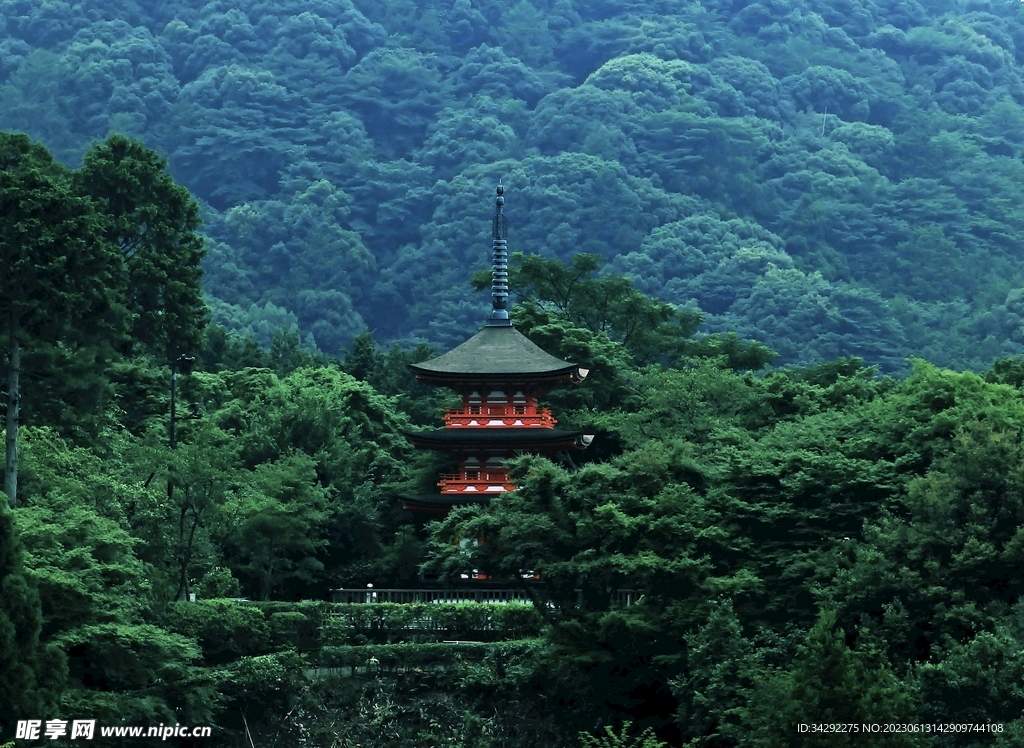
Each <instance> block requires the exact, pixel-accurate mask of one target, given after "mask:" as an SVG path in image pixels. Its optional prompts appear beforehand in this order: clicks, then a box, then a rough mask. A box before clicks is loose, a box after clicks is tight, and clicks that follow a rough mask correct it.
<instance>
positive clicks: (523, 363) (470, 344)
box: [409, 325, 576, 381]
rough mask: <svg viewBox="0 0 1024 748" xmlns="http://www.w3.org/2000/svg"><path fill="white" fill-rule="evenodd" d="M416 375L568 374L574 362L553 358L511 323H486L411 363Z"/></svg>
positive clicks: (573, 369) (446, 377) (445, 377)
mask: <svg viewBox="0 0 1024 748" xmlns="http://www.w3.org/2000/svg"><path fill="white" fill-rule="evenodd" d="M409 368H410V369H412V370H413V371H414V372H415V373H416V375H417V377H418V378H420V379H428V380H431V379H433V380H451V379H457V380H463V381H465V380H468V379H472V378H473V377H482V378H484V379H494V378H501V377H506V376H508V375H515V376H527V377H537V378H544V379H549V378H559V379H561V378H567V377H572V376H573V375H574V374H575V373H576V364H574V363H570V362H569V361H563V360H562V359H560V358H555V357H554V356H552V355H551V354H550V353H546V352H545V351H544V350H542V349H541V348H540V347H539V346H538V345H537V344H536V343H534V342H533V341H531V340H530V339H529V338H528V337H526V336H525V335H523V334H522V333H521V332H519V331H518V330H517V329H515V328H514V327H512V326H511V325H509V326H505V327H491V326H488V327H485V328H484V329H482V330H481V331H480V332H478V333H477V334H476V335H474V336H473V337H471V338H470V339H469V340H467V341H466V342H465V343H462V344H461V345H459V346H456V347H455V348H453V349H452V350H450V351H448V352H447V353H445V354H442V355H440V356H438V357H437V358H432V359H430V360H429V361H424V362H422V363H419V364H410V366H409Z"/></svg>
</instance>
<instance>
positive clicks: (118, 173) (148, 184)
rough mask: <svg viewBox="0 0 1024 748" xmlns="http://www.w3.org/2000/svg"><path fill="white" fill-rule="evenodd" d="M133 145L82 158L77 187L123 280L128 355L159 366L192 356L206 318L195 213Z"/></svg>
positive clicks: (114, 140)
mask: <svg viewBox="0 0 1024 748" xmlns="http://www.w3.org/2000/svg"><path fill="white" fill-rule="evenodd" d="M166 170H167V162H166V161H165V160H164V159H162V158H161V157H160V156H159V155H157V153H156V152H155V151H153V150H151V149H149V148H147V147H146V146H145V145H143V144H142V143H140V142H139V141H137V140H132V139H131V138H127V137H125V136H124V135H111V136H110V137H109V138H107V140H106V141H105V142H103V143H96V144H94V145H93V147H92V148H90V149H89V151H88V152H87V153H86V154H85V157H84V159H83V164H82V168H81V169H80V170H79V171H78V173H77V180H78V182H79V184H80V185H81V188H82V190H83V191H84V192H85V193H87V194H88V195H89V196H91V197H92V198H93V199H94V200H95V201H96V203H97V205H98V207H99V209H100V210H101V211H102V212H103V213H104V214H105V215H106V217H107V218H108V219H109V220H108V221H107V223H106V235H107V238H108V240H109V241H110V242H111V243H112V244H114V245H115V246H117V247H118V249H119V250H120V252H121V255H122V257H123V259H124V263H125V266H126V270H127V273H128V287H127V293H126V296H125V305H126V306H127V307H128V311H129V314H130V315H131V317H130V332H131V341H132V343H133V345H134V346H135V350H136V352H140V353H146V354H149V355H154V356H157V357H159V358H161V359H163V360H165V361H168V360H173V359H175V358H177V357H178V356H179V355H181V354H182V353H187V352H190V351H191V352H195V351H197V350H198V349H199V345H200V339H201V336H202V332H203V328H204V327H205V326H206V322H207V315H208V310H207V308H206V302H205V301H203V291H202V285H201V280H202V275H203V270H202V267H201V266H200V262H201V261H202V258H203V255H204V254H205V250H204V248H203V238H202V236H200V235H199V234H198V233H197V232H196V230H197V229H198V228H199V224H200V218H199V205H198V204H197V203H196V201H195V200H194V199H193V198H192V195H190V194H189V191H188V190H187V189H185V188H184V187H181V186H179V185H177V184H175V183H174V180H173V179H172V178H171V176H170V175H169V174H167V171H166Z"/></svg>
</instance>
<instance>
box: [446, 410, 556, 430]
mask: <svg viewBox="0 0 1024 748" xmlns="http://www.w3.org/2000/svg"><path fill="white" fill-rule="evenodd" d="M483 410H484V412H483V413H467V412H466V411H465V410H463V409H462V408H449V409H448V410H447V411H445V414H444V425H445V426H447V427H448V428H464V427H468V428H477V427H479V428H486V427H488V426H491V427H496V428H541V429H553V428H554V427H555V424H556V423H558V421H557V420H556V419H555V417H554V416H553V415H551V411H550V410H549V409H548V408H542V409H541V410H540V411H539V412H536V413H532V414H527V413H515V412H505V413H490V414H489V413H487V412H486V411H487V409H486V408H484V409H483ZM492 410H498V408H493V409H492ZM507 410H508V411H511V408H509V409H507Z"/></svg>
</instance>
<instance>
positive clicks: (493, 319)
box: [486, 179, 512, 327]
mask: <svg viewBox="0 0 1024 748" xmlns="http://www.w3.org/2000/svg"><path fill="white" fill-rule="evenodd" d="M504 193H505V188H504V187H503V186H502V185H501V180H500V179H499V180H498V197H497V198H496V199H495V201H494V259H493V260H492V261H491V316H490V317H488V318H487V322H486V326H487V327H511V326H512V320H511V319H510V318H509V315H508V246H507V243H506V242H505V237H506V236H507V235H508V223H507V222H506V221H505V214H504V213H503V212H502V208H503V207H504V205H505V198H504V197H503V195H504Z"/></svg>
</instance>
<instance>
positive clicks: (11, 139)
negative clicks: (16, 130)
mask: <svg viewBox="0 0 1024 748" xmlns="http://www.w3.org/2000/svg"><path fill="white" fill-rule="evenodd" d="M106 230H107V222H106V221H105V220H104V218H103V217H102V215H101V214H100V213H99V212H98V211H97V209H96V206H95V205H94V203H93V202H92V200H90V199H89V198H88V197H87V196H85V195H82V194H80V193H79V191H78V190H77V189H76V188H75V185H74V184H73V181H72V179H71V175H70V174H69V173H68V171H67V170H66V169H64V168H63V167H62V166H60V165H59V164H57V163H56V162H54V160H53V158H52V157H51V156H50V154H49V153H48V152H47V150H46V149H45V148H44V147H43V146H41V145H38V144H35V143H33V142H32V141H31V140H30V139H29V138H28V136H26V135H12V134H9V133H0V267H3V268H4V272H3V275H2V277H0V336H2V338H3V340H4V348H5V351H6V354H7V420H6V461H5V465H4V492H5V493H6V494H7V497H8V499H9V500H10V502H11V504H12V505H16V504H17V502H18V427H19V421H20V413H19V411H20V405H21V397H22V383H21V373H22V352H23V350H25V349H26V348H30V347H32V346H33V345H40V344H42V345H45V344H50V345H55V344H58V343H61V344H64V345H66V346H69V347H71V348H74V347H75V346H81V345H87V344H93V345H96V346H98V348H99V349H102V348H104V347H106V346H107V344H108V343H109V342H110V341H111V340H114V341H116V340H118V339H119V338H120V335H121V330H122V326H123V319H124V306H123V304H122V296H121V294H122V293H123V290H124V287H125V281H126V278H125V273H124V264H123V262H122V260H121V258H120V256H119V255H118V253H117V250H116V247H115V246H114V245H113V244H111V243H110V241H109V240H108V239H107V236H106Z"/></svg>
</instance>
